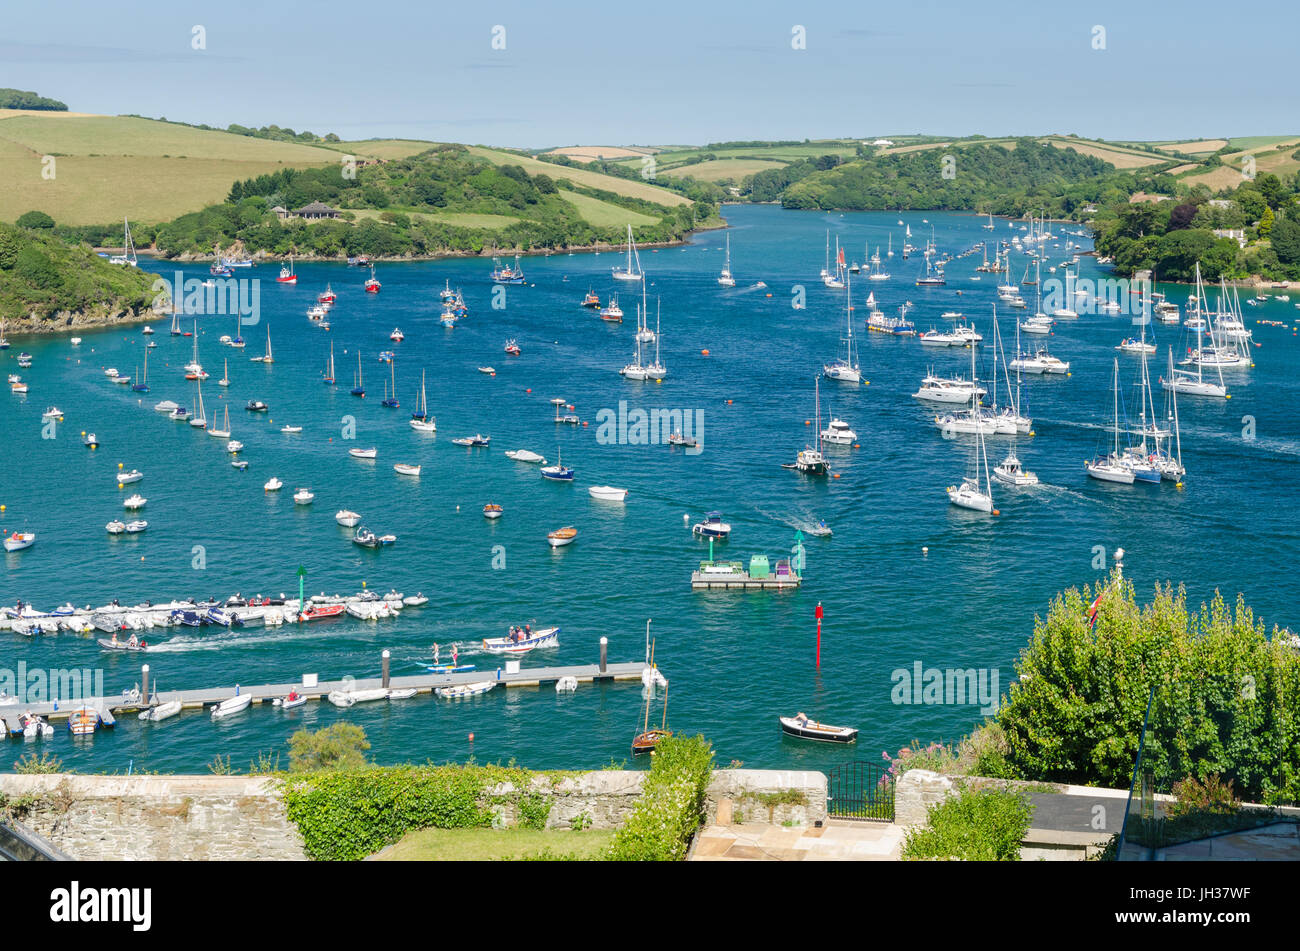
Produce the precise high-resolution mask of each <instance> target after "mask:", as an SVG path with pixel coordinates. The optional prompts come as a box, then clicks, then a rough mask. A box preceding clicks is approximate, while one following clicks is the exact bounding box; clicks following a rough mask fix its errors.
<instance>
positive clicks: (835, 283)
mask: <svg viewBox="0 0 1300 951" xmlns="http://www.w3.org/2000/svg"><path fill="white" fill-rule="evenodd" d="M843 275H844V250H843V249H842V248H841V247H840V239H839V236H838V235H836V236H835V270H833V271H832V270H831V232H830V229H829V228H828V229H826V266H825V267H824V268H822V273H821V279H822V283H823V284H825V285H826V286H827V287H832V288H836V289H838V288H841V287H843V286H844V280H843Z"/></svg>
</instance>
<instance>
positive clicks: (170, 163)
mask: <svg viewBox="0 0 1300 951" xmlns="http://www.w3.org/2000/svg"><path fill="white" fill-rule="evenodd" d="M45 155H52V156H54V157H55V166H54V169H55V177H54V179H53V180H46V179H44V178H42V176H41V171H42V168H43V167H44V166H43V165H42V163H41V158H42V156H45ZM0 159H3V161H4V163H5V169H6V174H5V175H4V177H3V179H0V220H3V221H13V220H14V219H15V218H17V217H18V216H19V215H21V214H23V213H24V212H27V211H31V210H33V209H39V210H41V211H44V212H46V213H47V214H49V215H52V216H53V217H54V220H55V221H58V222H61V223H64V224H105V223H107V222H110V221H115V220H117V219H120V218H122V217H123V216H127V217H130V218H132V219H136V220H141V221H151V222H156V221H166V220H168V219H171V218H175V217H177V216H178V215H182V214H185V213H186V212H189V211H197V210H199V209H200V208H203V207H205V206H206V205H211V204H214V203H216V202H220V201H223V200H225V197H226V195H227V194H228V193H229V191H230V186H231V184H232V183H233V182H235V181H237V180H239V179H242V178H249V177H251V176H255V175H262V174H264V173H266V172H273V171H276V170H278V169H281V168H284V167H286V166H292V167H294V168H305V167H308V166H311V165H321V164H326V163H331V164H332V163H334V162H337V161H338V160H339V156H338V153H337V152H334V151H331V150H330V149H324V148H317V147H315V146H306V145H297V144H294V143H287V142H273V141H270V140H268V139H254V138H250V137H248V136H242V135H231V134H230V133H227V132H209V131H205V130H203V129H191V128H189V127H188V126H180V125H172V124H170V123H166V122H156V121H154V120H152V119H134V118H131V117H128V116H80V115H75V116H69V115H67V114H65V113H57V112H52V113H18V112H14V111H13V110H6V111H4V112H0Z"/></svg>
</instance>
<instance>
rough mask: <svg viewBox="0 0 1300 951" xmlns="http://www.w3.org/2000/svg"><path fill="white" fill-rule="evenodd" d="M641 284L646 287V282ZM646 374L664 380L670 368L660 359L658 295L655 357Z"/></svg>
mask: <svg viewBox="0 0 1300 951" xmlns="http://www.w3.org/2000/svg"><path fill="white" fill-rule="evenodd" d="M641 286H642V287H643V288H644V287H645V284H644V283H643V284H642V285H641ZM643 299H644V298H643ZM645 375H646V378H647V379H650V380H654V381H655V382H656V383H659V382H662V380H663V378H664V377H666V376H667V375H668V368H667V367H666V366H664V365H663V363H661V362H660V360H659V298H657V297H656V298H655V358H654V361H653V362H652V363H650V364H648V365H647V366H646V368H645Z"/></svg>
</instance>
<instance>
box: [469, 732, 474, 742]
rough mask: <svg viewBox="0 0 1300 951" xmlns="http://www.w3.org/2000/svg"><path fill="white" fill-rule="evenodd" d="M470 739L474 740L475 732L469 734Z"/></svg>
mask: <svg viewBox="0 0 1300 951" xmlns="http://www.w3.org/2000/svg"><path fill="white" fill-rule="evenodd" d="M469 741H470V742H471V743H473V742H474V734H473V733H471V734H470V735H469Z"/></svg>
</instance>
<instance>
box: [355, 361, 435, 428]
mask: <svg viewBox="0 0 1300 951" xmlns="http://www.w3.org/2000/svg"><path fill="white" fill-rule="evenodd" d="M331 359H333V357H332V355H331ZM411 428H412V429H414V430H415V431H416V432H417V433H436V432H437V431H438V424H437V422H436V421H435V420H434V419H433V417H432V416H430V415H429V404H428V401H427V399H426V398H425V394H424V371H423V370H421V371H420V398H419V399H418V400H416V402H415V412H414V413H412V414H411Z"/></svg>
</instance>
